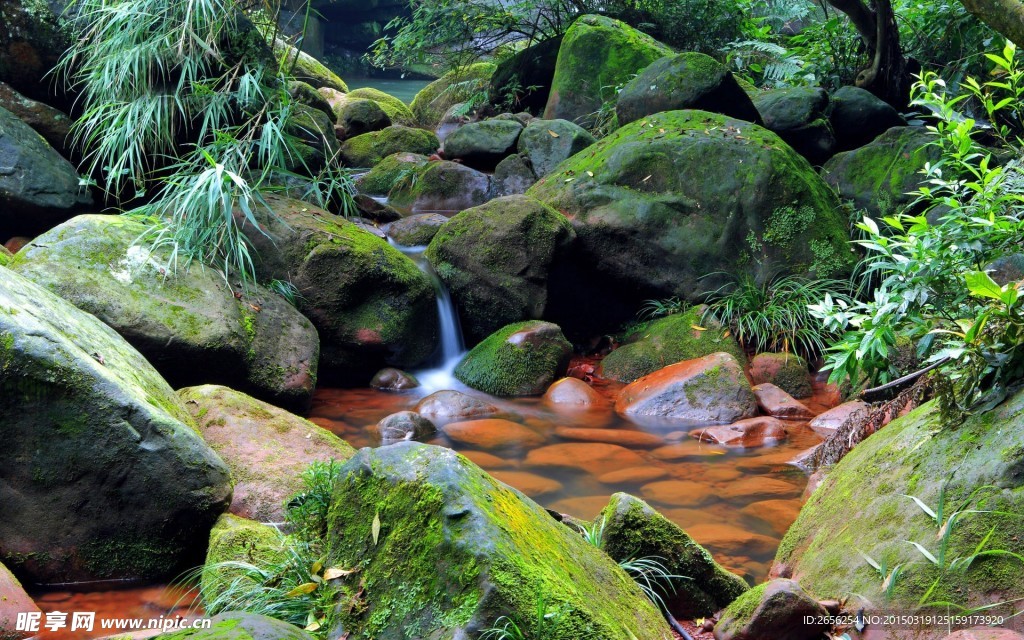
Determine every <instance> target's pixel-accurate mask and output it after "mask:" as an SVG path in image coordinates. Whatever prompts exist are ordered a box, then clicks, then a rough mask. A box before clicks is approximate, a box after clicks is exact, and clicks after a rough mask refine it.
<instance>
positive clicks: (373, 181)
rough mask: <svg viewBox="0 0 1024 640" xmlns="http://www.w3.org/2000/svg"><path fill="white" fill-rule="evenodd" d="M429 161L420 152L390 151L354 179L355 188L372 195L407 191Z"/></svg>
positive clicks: (386, 194) (424, 169)
mask: <svg viewBox="0 0 1024 640" xmlns="http://www.w3.org/2000/svg"><path fill="white" fill-rule="evenodd" d="M429 162H430V160H429V158H428V157H427V156H426V155H424V154H421V153H410V152H407V151H399V152H396V153H392V154H390V155H388V156H385V157H384V158H382V159H381V160H380V162H378V163H376V164H375V165H373V168H372V169H370V171H369V172H367V173H365V174H363V175H362V176H360V177H359V178H358V179H356V189H357V190H358V191H359V192H360V193H365V194H370V195H374V196H388V195H390V194H392V193H399V192H401V191H403V190H405V191H408V190H410V189H411V187H412V185H414V184H415V183H416V181H417V180H419V176H420V175H421V174H422V173H423V172H424V171H426V169H427V165H428V163H429Z"/></svg>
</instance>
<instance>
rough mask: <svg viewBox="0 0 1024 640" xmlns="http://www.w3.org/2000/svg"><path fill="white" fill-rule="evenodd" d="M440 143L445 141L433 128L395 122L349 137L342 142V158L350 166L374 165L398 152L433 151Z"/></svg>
mask: <svg viewBox="0 0 1024 640" xmlns="http://www.w3.org/2000/svg"><path fill="white" fill-rule="evenodd" d="M440 146H441V142H440V141H439V140H438V139H437V136H436V135H434V133H433V132H432V131H427V130H425V129H414V128H412V127H404V126H401V125H392V126H390V127H387V128H385V129H381V130H380V131H372V132H370V133H364V134H362V135H360V136H355V137H354V138H349V139H348V140H345V142H344V143H342V145H341V159H342V160H343V161H344V162H345V164H346V165H348V166H350V167H363V168H370V167H374V166H376V165H378V164H380V162H381V161H382V160H384V158H386V157H387V156H390V155H392V154H395V153H400V152H407V153H415V154H421V155H430V154H432V153H434V152H436V151H437V150H438V148H439V147H440Z"/></svg>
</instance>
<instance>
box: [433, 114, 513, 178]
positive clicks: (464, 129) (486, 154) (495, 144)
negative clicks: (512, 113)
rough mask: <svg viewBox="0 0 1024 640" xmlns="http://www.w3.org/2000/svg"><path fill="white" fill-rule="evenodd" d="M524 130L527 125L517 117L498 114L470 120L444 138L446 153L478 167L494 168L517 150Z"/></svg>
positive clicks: (450, 156)
mask: <svg viewBox="0 0 1024 640" xmlns="http://www.w3.org/2000/svg"><path fill="white" fill-rule="evenodd" d="M522 132H523V125H522V123H520V122H518V121H516V120H502V119H497V118H495V119H491V120H483V121H481V122H470V123H469V124H465V125H462V126H461V127H459V128H458V129H456V130H455V131H453V132H451V133H450V134H448V136H447V137H446V138H445V139H444V155H445V157H446V158H449V159H451V160H461V161H462V162H464V163H466V164H468V165H469V166H471V167H476V168H478V169H494V167H495V166H497V164H498V163H499V162H501V161H502V160H503V159H504V158H505V157H506V156H508V155H509V154H511V153H514V152H515V150H516V143H517V142H519V134H521V133H522Z"/></svg>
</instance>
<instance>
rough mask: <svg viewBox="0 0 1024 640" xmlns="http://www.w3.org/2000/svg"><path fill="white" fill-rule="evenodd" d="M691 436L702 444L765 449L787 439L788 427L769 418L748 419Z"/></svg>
mask: <svg viewBox="0 0 1024 640" xmlns="http://www.w3.org/2000/svg"><path fill="white" fill-rule="evenodd" d="M690 435H691V436H692V437H694V438H696V439H698V440H700V441H701V442H711V443H714V444H724V445H728V446H732V447H763V446H764V445H765V444H767V443H769V442H778V441H779V440H785V439H786V425H784V424H783V423H782V421H781V420H778V419H776V418H771V417H767V416H761V417H758V418H748V419H746V420H740V421H739V422H734V423H733V424H730V425H725V426H719V427H704V428H702V429H694V430H693V431H691V432H690Z"/></svg>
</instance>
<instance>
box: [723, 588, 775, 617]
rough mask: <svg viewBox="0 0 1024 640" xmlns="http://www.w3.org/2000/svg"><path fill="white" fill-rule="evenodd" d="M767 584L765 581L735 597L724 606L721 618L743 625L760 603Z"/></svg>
mask: <svg viewBox="0 0 1024 640" xmlns="http://www.w3.org/2000/svg"><path fill="white" fill-rule="evenodd" d="M767 586H768V584H767V583H764V584H759V585H757V586H756V587H754V588H753V589H750V590H749V591H747V592H746V593H744V594H743V595H741V596H740V597H739V598H736V600H734V601H733V603H732V604H730V605H729V606H728V607H726V609H725V611H724V612H723V613H722V618H723V619H724V618H729V619H731V620H736V621H737V623H738V626H744V625H745V623H746V622H748V621H749V620H750V618H751V617H752V616H753V615H754V611H756V610H757V607H758V605H760V604H761V600H762V599H763V598H764V592H765V588H766V587H767Z"/></svg>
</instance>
